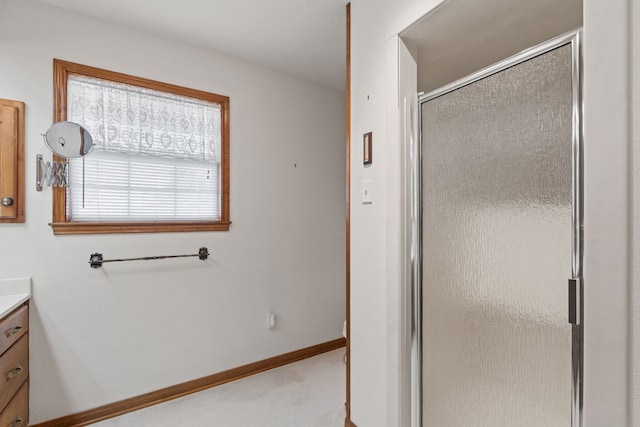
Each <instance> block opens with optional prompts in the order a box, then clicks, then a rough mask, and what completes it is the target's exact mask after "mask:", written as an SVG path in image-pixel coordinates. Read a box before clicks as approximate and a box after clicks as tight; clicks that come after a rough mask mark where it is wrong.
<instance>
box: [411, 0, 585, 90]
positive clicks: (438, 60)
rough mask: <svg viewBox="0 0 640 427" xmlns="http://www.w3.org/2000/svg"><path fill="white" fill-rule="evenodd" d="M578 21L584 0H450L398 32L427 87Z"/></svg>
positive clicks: (421, 84) (421, 82)
mask: <svg viewBox="0 0 640 427" xmlns="http://www.w3.org/2000/svg"><path fill="white" fill-rule="evenodd" d="M581 26H582V0H534V1H532V0H448V1H447V2H445V3H444V4H443V5H442V6H441V7H439V8H437V9H435V10H434V11H433V12H432V13H430V14H428V15H427V16H425V17H424V18H422V19H421V20H419V21H418V22H416V23H415V24H414V25H413V26H411V27H410V28H408V29H407V30H406V31H404V32H403V33H402V37H403V39H405V40H407V41H409V42H410V43H411V44H413V45H414V46H416V47H417V53H418V55H417V60H418V90H419V91H425V92H429V91H431V90H434V89H437V88H439V87H442V86H444V85H446V84H449V83H451V82H453V81H455V80H458V79H460V78H462V77H464V76H467V75H469V74H472V73H474V72H476V71H478V70H481V69H483V68H485V67H488V66H490V65H493V64H495V63H496V62H499V61H501V60H503V59H506V58H508V57H510V56H512V55H515V54H517V53H519V52H521V51H523V50H525V49H527V48H530V47H533V46H535V45H537V44H540V43H542V42H545V41H547V40H550V39H551V38H553V37H555V36H558V35H560V34H563V33H566V32H568V31H570V30H573V29H575V28H579V27H581Z"/></svg>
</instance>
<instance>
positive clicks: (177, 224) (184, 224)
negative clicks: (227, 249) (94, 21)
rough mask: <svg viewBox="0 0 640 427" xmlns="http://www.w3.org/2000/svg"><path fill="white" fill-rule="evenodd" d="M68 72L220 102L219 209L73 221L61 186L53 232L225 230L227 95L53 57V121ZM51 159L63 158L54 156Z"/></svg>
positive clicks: (62, 106)
mask: <svg viewBox="0 0 640 427" xmlns="http://www.w3.org/2000/svg"><path fill="white" fill-rule="evenodd" d="M69 75H82V76H89V77H95V78H99V79H103V80H111V81H114V82H118V83H124V84H129V85H135V86H141V87H145V88H148V89H154V90H158V91H162V92H168V93H172V94H176V95H182V96H188V97H191V98H197V99H203V100H206V101H211V102H215V103H217V104H220V107H221V114H222V141H221V144H220V146H221V156H220V157H221V160H222V165H221V171H222V175H221V178H220V179H221V182H220V189H221V192H222V194H221V195H220V199H221V203H222V206H221V208H222V210H221V215H220V220H219V221H167V222H159V221H156V222H122V223H121V222H73V221H71V220H70V218H68V217H67V213H66V206H67V193H66V189H65V188H62V187H54V188H53V213H52V218H53V220H52V222H51V224H50V225H51V227H52V228H53V233H54V234H110V233H159V232H185V231H227V230H229V226H230V224H231V221H230V216H229V97H227V96H223V95H217V94H214V93H209V92H204V91H200V90H196V89H190V88H186V87H182V86H176V85H172V84H169V83H163V82H159V81H155V80H149V79H145V78H141V77H135V76H131V75H128V74H122V73H118V72H114V71H108V70H103V69H100V68H95V67H89V66H87V65H81V64H75V63H73V62H67V61H62V60H60V59H54V60H53V93H54V101H53V102H54V108H53V121H54V122H58V121H64V120H66V119H67V80H68V77H69ZM54 160H58V161H60V160H63V159H61V158H59V157H57V156H54Z"/></svg>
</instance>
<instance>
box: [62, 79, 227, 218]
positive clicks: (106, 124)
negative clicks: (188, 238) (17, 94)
mask: <svg viewBox="0 0 640 427" xmlns="http://www.w3.org/2000/svg"><path fill="white" fill-rule="evenodd" d="M67 119H68V120H70V121H73V122H76V123H78V124H80V125H82V126H84V127H85V128H87V130H89V132H90V133H91V135H92V137H93V139H94V144H95V148H94V151H93V152H92V153H91V154H90V155H89V156H87V157H85V158H83V159H71V160H70V162H69V187H68V188H67V216H68V217H69V218H70V220H72V221H98V222H150V221H217V220H219V219H220V211H221V200H220V199H221V197H220V196H221V195H220V161H219V158H220V143H221V108H220V105H218V104H216V103H212V102H208V101H203V100H198V99H193V98H188V97H184V96H178V95H174V94H170V93H164V92H159V91H155V90H150V89H146V88H142V87H137V86H132V85H127V84H121V83H115V82H111V81H106V80H101V79H95V78H89V77H85V76H75V75H72V76H70V77H69V79H68V82H67Z"/></svg>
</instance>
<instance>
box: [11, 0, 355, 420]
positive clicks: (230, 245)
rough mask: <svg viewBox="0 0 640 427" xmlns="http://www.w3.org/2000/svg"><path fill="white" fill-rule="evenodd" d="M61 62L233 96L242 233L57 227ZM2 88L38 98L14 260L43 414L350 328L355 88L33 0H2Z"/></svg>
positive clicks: (234, 198) (31, 107)
mask: <svg viewBox="0 0 640 427" xmlns="http://www.w3.org/2000/svg"><path fill="white" fill-rule="evenodd" d="M53 58H60V59H64V60H68V61H73V62H78V63H82V64H86V65H91V66H96V67H101V68H106V69H110V70H114V71H119V72H124V73H128V74H133V75H139V76H142V77H146V78H151V79H156V80H160V81H165V82H168V83H173V84H177V85H183V86H188V87H193V88H196V89H200V90H206V91H211V92H216V93H220V94H223V95H228V96H229V97H230V99H231V220H232V221H233V224H232V225H231V229H230V231H229V232H208V233H160V234H140V235H126V234H125V235H94V236H54V235H53V233H52V231H51V228H50V227H49V226H48V225H47V224H48V222H50V221H51V190H50V189H45V191H43V192H42V193H37V192H36V191H35V176H34V175H35V167H34V161H33V160H34V158H35V155H36V154H38V153H42V154H44V155H45V157H47V156H48V155H49V153H48V152H47V149H46V148H45V146H44V144H43V143H42V139H41V137H40V133H43V132H44V131H45V130H46V129H47V128H48V126H49V125H50V124H51V121H52V117H53V111H52V106H53V100H52V99H53V98H52V86H53V81H52V80H53V79H52V68H53V67H52V60H53ZM0 97H2V98H9V99H16V100H21V101H24V102H25V103H26V106H27V108H26V127H27V129H26V223H25V224H22V225H2V226H1V227H0V237H1V239H2V244H1V245H0V260H2V262H1V265H2V273H1V278H11V277H23V276H32V277H33V299H32V301H31V330H30V346H31V358H30V360H31V421H32V422H33V423H37V422H41V421H45V420H49V419H52V418H56V417H60V416H64V415H67V414H70V413H76V412H79V411H83V410H87V409H90V408H94V407H97V406H100V405H104V404H108V403H112V402H115V401H118V400H121V399H125V398H128V397H132V396H135V395H139V394H142V393H146V392H149V391H154V390H157V389H159V388H162V387H167V386H171V385H174V384H177V383H180V382H184V381H187V380H191V379H195V378H199V377H203V376H206V375H209V374H213V373H216V372H220V371H222V370H225V369H229V368H233V367H236V366H240V365H243V364H246V363H250V362H254V361H257V360H261V359H264V358H268V357H272V356H275V355H279V354H282V353H285V352H288V351H293V350H297V349H300V348H303V347H307V346H310V345H315V344H318V343H322V342H326V341H329V340H332V339H336V338H339V337H340V336H341V332H342V322H343V320H344V316H345V314H344V313H345V306H344V299H345V298H344V275H345V266H344V259H345V249H344V248H345V246H344V245H345V239H344V209H345V203H344V194H345V191H344V177H345V172H344V94H343V93H340V92H338V91H335V90H333V89H327V88H324V87H321V86H318V85H315V84H312V83H308V82H305V81H302V80H299V79H296V78H292V77H289V76H286V75H284V74H281V73H278V72H275V71H271V70H269V69H266V68H261V67H258V66H254V65H251V64H248V63H246V62H242V61H238V60H235V59H232V58H229V57H225V56H221V55H216V54H214V53H211V52H207V51H203V50H198V49H195V48H191V47H187V46H184V45H180V44H177V43H174V42H171V41H167V40H161V39H158V38H154V37H151V36H148V35H144V34H141V33H138V32H136V31H133V30H129V29H123V28H118V27H115V26H113V25H110V24H106V23H103V22H100V21H96V20H93V19H90V18H87V17H84V16H81V15H76V14H72V13H69V12H67V11H63V10H62V9H57V8H55V7H51V6H47V5H43V4H40V3H38V2H35V1H33V0H20V1H18V0H0ZM294 164H295V165H297V167H294ZM201 246H206V247H208V248H209V251H210V252H211V253H212V255H211V257H210V259H209V260H208V261H206V262H202V261H199V260H197V259H180V260H163V261H153V262H151V261H148V262H132V263H119V264H107V265H105V266H104V267H103V268H101V269H91V268H89V266H88V263H87V261H88V259H89V255H90V254H91V253H93V252H101V253H103V254H104V256H105V258H107V259H108V258H114V257H115V258H119V257H136V256H147V255H162V254H181V253H194V252H196V251H197V249H198V248H199V247H201ZM270 310H274V311H275V312H276V313H277V315H278V326H277V328H276V329H275V330H273V331H268V330H267V329H266V321H267V314H268V312H269V311H270Z"/></svg>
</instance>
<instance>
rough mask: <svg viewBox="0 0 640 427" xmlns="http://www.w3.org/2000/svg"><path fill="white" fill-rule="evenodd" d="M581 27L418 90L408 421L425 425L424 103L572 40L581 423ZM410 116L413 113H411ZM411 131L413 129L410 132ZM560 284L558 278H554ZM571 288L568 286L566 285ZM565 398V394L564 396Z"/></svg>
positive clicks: (576, 399)
mask: <svg viewBox="0 0 640 427" xmlns="http://www.w3.org/2000/svg"><path fill="white" fill-rule="evenodd" d="M581 39H582V30H581V29H576V30H573V31H570V32H568V33H565V34H562V35H560V36H558V37H555V38H553V39H551V40H549V41H548V42H545V43H542V44H540V45H537V46H534V47H532V48H530V49H527V50H524V51H522V52H520V53H519V54H516V55H514V56H512V57H509V58H507V59H505V60H503V61H501V62H498V63H496V64H494V65H491V66H489V67H487V68H485V69H483V70H480V71H478V72H476V73H473V74H470V75H469V76H467V77H463V78H462V79H460V80H457V81H455V82H453V83H451V84H448V85H446V86H443V87H442V88H439V89H436V90H434V91H432V92H428V93H423V94H419V96H418V100H417V105H416V106H415V107H416V108H415V110H416V111H415V113H416V114H417V116H418V118H417V129H416V127H415V126H411V132H410V135H409V137H408V139H409V141H408V142H407V144H408V148H409V150H408V151H409V159H410V168H411V169H410V172H409V175H410V192H411V202H410V216H411V217H410V224H411V237H410V246H411V249H410V254H411V256H410V271H411V274H410V286H411V289H410V293H411V309H412V313H411V322H410V325H411V427H423V425H422V422H423V414H422V390H423V384H422V215H423V204H422V191H421V190H422V114H420V113H419V111H420V110H421V106H422V104H423V103H425V102H428V101H430V100H432V99H435V98H437V97H439V96H442V95H444V94H447V93H449V92H452V91H454V90H456V89H459V88H461V87H463V86H466V85H469V84H471V83H474V82H476V81H478V80H481V79H483V78H485V77H488V76H490V75H492V74H496V73H498V72H500V71H503V70H505V69H507V68H509V67H512V66H515V65H517V64H520V63H522V62H525V61H527V60H529V59H531V58H534V57H536V56H539V55H542V54H544V53H547V52H549V51H551V50H554V49H556V48H559V47H561V46H565V45H571V73H572V76H571V93H572V114H571V117H572V136H571V139H572V141H571V144H572V147H571V153H572V175H571V176H572V183H571V186H572V199H573V200H572V214H571V236H572V238H571V276H572V277H571V278H568V279H571V280H570V286H571V282H572V283H573V284H575V286H577V288H576V289H574V290H573V291H574V292H575V299H574V300H573V301H571V300H570V301H569V304H570V305H571V304H574V306H573V307H572V308H573V309H574V310H575V311H576V313H577V319H576V321H575V323H573V324H572V325H571V342H572V348H571V361H572V362H571V364H572V366H571V378H570V379H569V380H570V381H571V396H570V399H571V400H570V404H571V427H581V426H582V402H583V401H582V396H583V381H582V380H583V359H584V346H583V341H584V332H583V320H584V313H583V309H582V306H583V300H584V286H583V279H582V272H583V229H582V224H583V220H582V219H583V179H582V176H583V175H582V167H583V166H582V164H583V161H582V155H583V154H582V153H583V148H582V147H583V142H582V139H583V137H582V135H583V134H582V47H581V44H582V43H581ZM411 116H412V117H411V118H410V119H414V118H415V116H414V115H413V114H412V115H411ZM411 134H412V135H411ZM558 286H562V284H560V283H559V284H558ZM570 293H571V289H570ZM568 398H569V396H568Z"/></svg>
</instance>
